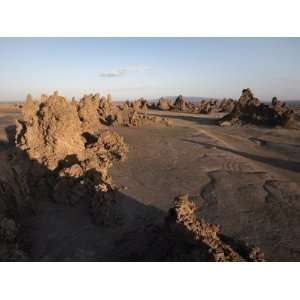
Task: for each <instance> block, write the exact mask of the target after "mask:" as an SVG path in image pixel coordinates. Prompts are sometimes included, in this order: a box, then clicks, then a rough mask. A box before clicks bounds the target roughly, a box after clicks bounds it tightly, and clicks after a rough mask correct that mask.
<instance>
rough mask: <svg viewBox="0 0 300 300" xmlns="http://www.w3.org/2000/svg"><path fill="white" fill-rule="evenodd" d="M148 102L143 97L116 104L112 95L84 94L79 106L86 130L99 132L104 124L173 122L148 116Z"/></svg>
mask: <svg viewBox="0 0 300 300" xmlns="http://www.w3.org/2000/svg"><path fill="white" fill-rule="evenodd" d="M147 112H148V104H147V101H146V100H145V99H143V98H141V99H138V100H136V101H133V102H129V101H126V102H125V103H124V104H118V105H116V104H114V103H113V102H112V100H111V96H110V95H109V96H108V97H101V98H100V96H99V95H89V96H84V97H83V98H82V99H81V100H80V102H79V106H78V114H79V117H80V119H81V121H82V126H83V128H84V129H85V130H87V131H89V132H91V131H93V132H97V131H99V130H101V128H103V126H115V127H119V126H125V127H142V126H151V125H154V126H160V125H162V126H169V125H170V124H171V123H170V122H169V121H167V120H166V119H164V118H160V117H153V116H148V115H147Z"/></svg>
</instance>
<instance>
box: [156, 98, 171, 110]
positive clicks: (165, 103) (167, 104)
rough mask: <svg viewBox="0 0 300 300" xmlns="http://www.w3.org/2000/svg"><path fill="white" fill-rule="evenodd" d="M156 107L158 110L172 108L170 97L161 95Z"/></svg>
mask: <svg viewBox="0 0 300 300" xmlns="http://www.w3.org/2000/svg"><path fill="white" fill-rule="evenodd" d="M157 108H158V109H160V110H171V109H172V108H173V105H172V103H171V101H170V99H168V98H164V97H161V98H160V99H159V100H158V104H157Z"/></svg>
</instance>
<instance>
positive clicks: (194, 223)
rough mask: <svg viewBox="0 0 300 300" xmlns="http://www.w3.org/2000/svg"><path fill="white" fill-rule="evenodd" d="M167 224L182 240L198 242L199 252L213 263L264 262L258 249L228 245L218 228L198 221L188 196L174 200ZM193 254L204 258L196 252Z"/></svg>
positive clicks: (244, 245) (200, 220) (202, 220)
mask: <svg viewBox="0 0 300 300" xmlns="http://www.w3.org/2000/svg"><path fill="white" fill-rule="evenodd" d="M167 224H168V226H169V227H170V228H171V231H172V232H173V233H174V234H176V232H181V236H182V238H184V239H192V240H194V241H196V242H198V243H199V251H204V252H207V253H206V254H207V257H210V258H211V259H212V260H213V261H264V254H263V253H262V252H261V251H260V249H259V248H257V247H249V246H247V245H246V244H243V245H242V246H241V245H239V247H234V246H233V245H229V243H226V242H225V241H224V238H222V235H221V232H220V226H218V225H215V224H209V223H207V222H206V221H205V220H204V219H198V218H197V216H196V206H195V204H194V203H193V202H192V201H191V200H189V198H188V195H181V196H179V197H177V198H175V201H174V207H172V208H171V209H170V211H169V216H168V218H167ZM234 248H236V249H234ZM200 249H201V250H200ZM194 254H195V255H196V256H197V255H198V256H199V257H203V256H204V257H206V256H205V255H204V254H201V253H200V254H199V253H197V251H196V253H194Z"/></svg>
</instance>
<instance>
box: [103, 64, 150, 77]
mask: <svg viewBox="0 0 300 300" xmlns="http://www.w3.org/2000/svg"><path fill="white" fill-rule="evenodd" d="M147 70H149V68H148V67H142V66H137V67H128V68H124V69H117V70H110V71H103V72H101V73H100V74H99V76H100V77H106V78H110V77H120V76H123V75H126V74H128V73H143V72H145V71H147Z"/></svg>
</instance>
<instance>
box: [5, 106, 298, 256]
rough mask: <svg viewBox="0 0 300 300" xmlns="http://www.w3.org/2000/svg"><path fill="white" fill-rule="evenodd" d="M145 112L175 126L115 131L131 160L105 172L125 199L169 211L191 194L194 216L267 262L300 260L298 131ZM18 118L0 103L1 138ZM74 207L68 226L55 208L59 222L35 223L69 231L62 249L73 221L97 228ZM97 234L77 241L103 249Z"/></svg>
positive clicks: (39, 253)
mask: <svg viewBox="0 0 300 300" xmlns="http://www.w3.org/2000/svg"><path fill="white" fill-rule="evenodd" d="M150 114H155V115H163V116H166V117H168V118H170V119H172V120H173V121H174V126H173V127H171V128H118V129H116V130H117V131H118V132H119V133H120V134H121V135H122V136H123V137H124V139H125V141H126V142H127V143H128V145H129V147H130V152H129V156H128V160H127V161H125V162H118V163H115V164H114V166H113V168H112V170H111V172H110V173H111V175H112V178H113V180H114V182H115V183H117V184H118V185H119V186H123V187H124V189H123V190H122V193H124V195H125V196H127V197H128V199H134V200H135V201H136V203H137V205H139V204H142V206H143V207H148V206H149V207H152V208H154V209H158V210H159V211H167V210H168V208H169V207H170V205H171V203H172V201H173V199H174V197H175V196H177V195H178V194H179V193H183V192H184V193H189V195H190V196H191V197H192V198H193V199H194V201H195V202H196V203H197V205H198V207H199V215H201V216H204V217H205V218H206V219H207V220H208V221H210V222H215V223H218V224H220V225H221V227H222V231H223V232H224V234H226V235H229V236H231V237H233V238H237V239H241V240H245V241H248V242H249V243H251V244H255V245H257V246H259V247H261V249H262V250H263V251H264V252H265V254H266V258H267V260H271V261H272V260H273V261H300V221H299V220H300V176H299V172H300V151H299V150H300V131H299V130H286V129H279V128H276V129H266V128H264V129H263V128H258V127H243V128H220V127H218V126H216V125H215V120H216V118H217V116H200V115H192V114H183V113H173V112H172V113H171V112H160V111H151V112H150ZM17 115H18V113H17V110H16V109H13V110H10V109H9V108H7V107H2V108H1V113H0V139H4V140H5V139H6V134H5V128H7V126H9V125H13V124H14V119H15V118H16V117H17ZM0 145H1V144H0ZM1 147H2V148H0V151H1V149H4V147H5V144H2V146H1ZM54 210H55V214H57V212H56V209H54ZM133 211H135V212H138V211H139V210H138V209H133ZM78 212H79V210H76V211H75V212H74V215H73V217H72V219H71V220H70V222H69V223H68V224H67V222H66V218H65V215H64V213H61V212H60V211H59V214H60V213H61V214H62V217H61V220H60V215H59V214H57V216H56V217H55V218H54V216H53V215H51V214H50V215H49V214H48V215H49V216H48V217H47V218H46V217H45V218H43V219H42V220H40V221H39V222H40V224H42V223H46V222H48V223H49V222H50V223H51V224H52V225H53V226H54V227H55V226H56V227H59V226H58V225H57V223H59V222H61V223H62V227H63V228H64V230H66V231H65V232H64V234H62V233H60V236H59V238H60V239H64V240H65V241H64V243H65V246H64V249H63V250H61V251H66V252H67V251H68V245H72V247H74V245H73V244H72V242H73V241H74V239H76V237H75V236H74V234H73V236H71V237H67V234H68V230H70V232H71V231H72V229H71V227H72V226H78V227H79V226H81V228H86V229H84V230H86V232H88V231H92V230H94V229H89V228H91V226H92V225H86V222H89V221H86V220H87V219H86V220H85V219H82V218H80V220H79V217H78V215H77V214H78ZM154 214H155V212H154V213H153V215H154ZM34 222H37V221H36V220H35V221H34ZM53 222H54V223H53ZM78 223H79V224H80V225H78ZM40 224H39V226H40ZM54 224H56V225H54ZM74 224H76V225H74ZM48 226H49V225H48ZM68 226H69V227H70V229H68ZM89 226H90V227H89ZM52 228H53V227H52ZM34 230H35V231H39V229H37V228H35V229H33V231H34ZM47 230H48V229H47ZM82 230H83V229H82ZM94 231H95V234H94V235H93V234H90V236H91V238H86V239H83V238H82V237H80V243H82V244H84V245H87V244H89V245H90V248H88V249H92V248H93V247H105V245H104V244H103V243H102V244H101V243H100V244H99V242H97V243H98V244H97V243H96V242H95V241H94V240H93V236H95V235H99V229H95V230H94ZM35 234H36V237H35V238H36V239H37V244H39V245H40V246H36V249H37V250H36V257H41V256H43V255H42V252H43V249H44V248H45V247H48V249H47V251H48V252H49V251H50V250H51V249H50V248H51V247H54V246H55V251H58V250H57V247H58V245H57V243H56V241H52V244H51V247H50V246H47V243H49V245H50V242H49V239H51V237H50V238H48V239H47V237H45V236H47V234H48V235H49V233H47V234H45V232H44V231H43V232H42V233H40V232H38V233H35ZM102 234H105V232H104V231H103V232H102ZM52 235H54V234H53V233H52ZM86 236H88V233H87V234H86ZM45 239H46V240H45ZM78 239H79V238H78ZM133 240H134V238H133ZM74 243H75V242H74ZM96 244H97V245H96ZM43 247H44V248H43ZM70 247H71V246H70ZM82 247H83V246H82ZM49 249H50V250H49ZM109 250H110V248H109V247H108V248H107V251H109ZM45 251H46V250H45ZM55 251H54V250H53V251H52V252H55ZM85 251H88V250H85ZM50 252H51V251H50ZM52 254H53V253H52ZM44 255H45V254H44ZM50 255H51V254H50Z"/></svg>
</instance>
